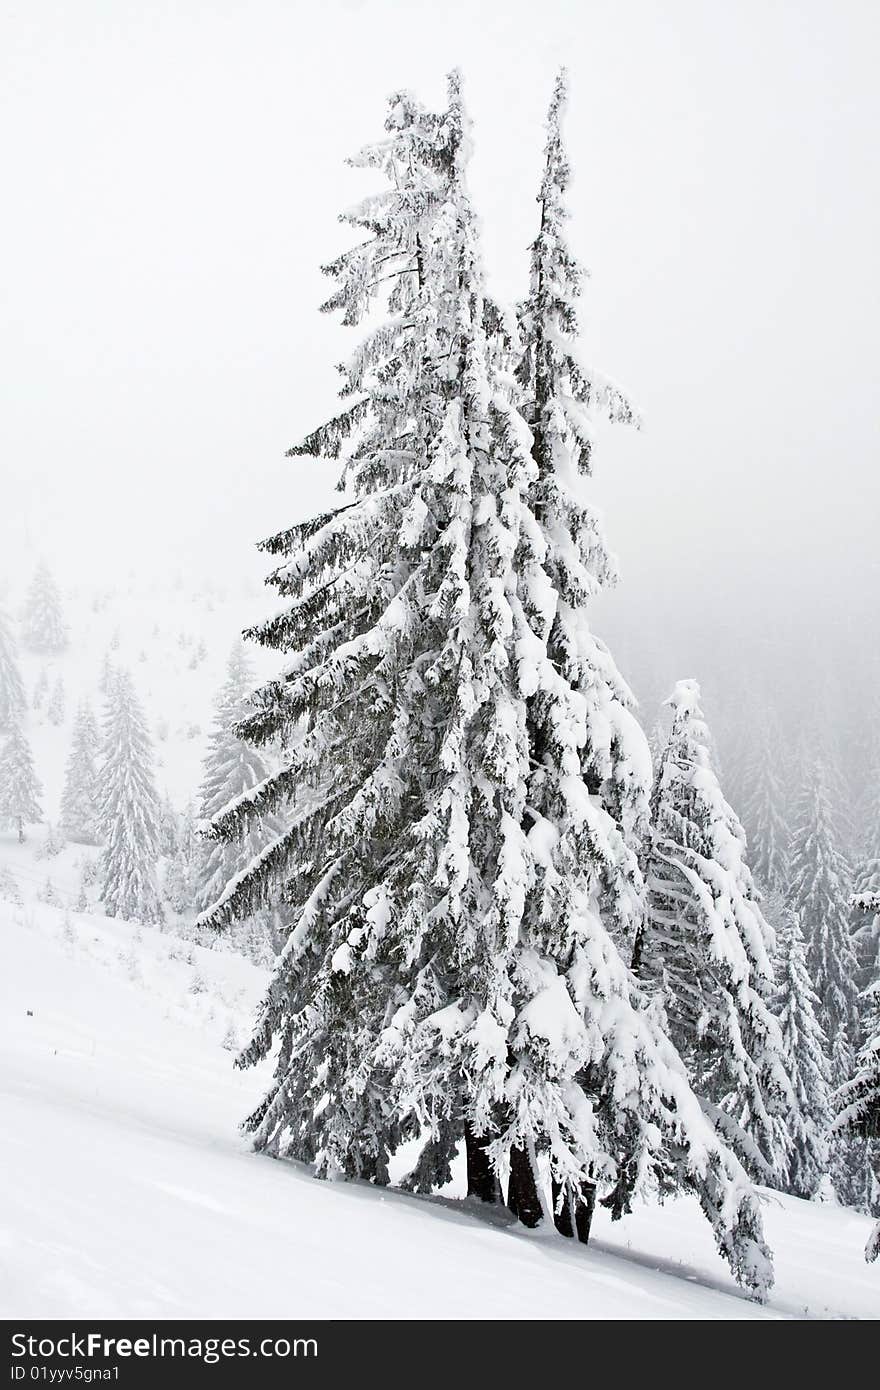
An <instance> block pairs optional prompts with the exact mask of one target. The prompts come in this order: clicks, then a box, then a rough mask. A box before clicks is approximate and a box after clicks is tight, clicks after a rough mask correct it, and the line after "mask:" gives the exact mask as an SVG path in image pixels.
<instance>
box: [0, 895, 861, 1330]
mask: <svg viewBox="0 0 880 1390" xmlns="http://www.w3.org/2000/svg"><path fill="white" fill-rule="evenodd" d="M135 946H136V948H137V949H136V952H134V951H133V949H132V948H133V947H135ZM135 956H136V963H135V960H134V957H135ZM203 986H204V987H203ZM261 986H262V976H261V973H260V971H258V970H257V969H255V968H254V967H253V966H251V965H249V964H248V963H247V962H245V961H243V960H241V959H240V958H238V957H236V956H232V955H230V954H228V953H226V952H223V951H201V950H198V949H195V950H192V949H191V948H190V947H189V946H188V945H187V944H186V943H184V942H180V941H178V940H177V939H176V938H174V937H172V936H170V935H168V934H162V933H159V932H155V931H150V930H148V929H146V928H144V929H141V930H138V929H137V928H132V927H128V926H126V925H125V924H124V923H120V922H115V921H114V922H110V921H107V920H105V919H102V918H97V917H94V918H93V917H77V916H75V915H74V914H70V916H69V918H68V924H67V926H65V921H64V913H63V912H62V911H60V910H57V909H54V908H51V907H46V906H43V905H41V904H34V905H30V906H26V907H24V908H21V907H19V908H15V907H11V906H9V905H8V904H0V996H2V1002H0V1091H2V1113H3V1116H4V1124H3V1148H2V1170H0V1171H2V1179H3V1188H4V1191H5V1193H6V1194H7V1201H6V1202H5V1203H4V1208H3V1214H2V1217H0V1316H5V1317H22V1316H31V1317H33V1316H42V1317H52V1316H56V1317H75V1316H77V1317H81V1316H85V1315H89V1316H95V1317H114V1316H116V1317H125V1316H140V1317H155V1318H159V1317H185V1316H193V1317H198V1316H208V1317H213V1318H223V1317H258V1316H260V1317H285V1316H300V1317H308V1316H321V1317H353V1318H393V1317H402V1318H411V1317H430V1318H472V1317H487V1318H525V1317H532V1318H550V1317H562V1318H599V1317H602V1318H615V1319H620V1318H664V1319H665V1318H669V1319H676V1318H701V1319H702V1318H756V1317H757V1318H766V1317H771V1318H772V1317H780V1316H782V1317H785V1316H792V1315H793V1316H804V1315H813V1316H820V1317H824V1316H844V1317H871V1316H876V1315H877V1314H878V1312H880V1273H878V1268H877V1266H867V1265H865V1264H864V1262H863V1260H862V1257H861V1249H862V1246H863V1245H864V1240H865V1236H866V1233H867V1228H868V1225H869V1222H868V1221H867V1219H866V1218H863V1217H859V1216H857V1215H854V1214H850V1213H842V1212H840V1211H833V1212H832V1211H829V1210H828V1209H826V1208H821V1207H816V1206H814V1205H811V1204H809V1203H803V1202H798V1201H797V1200H795V1199H790V1198H779V1197H777V1196H776V1195H775V1194H768V1201H767V1205H766V1220H767V1229H768V1234H769V1238H770V1241H771V1244H772V1245H773V1247H774V1249H775V1252H776V1260H777V1270H778V1276H779V1282H778V1287H777V1291H776V1294H775V1295H774V1298H773V1300H772V1303H771V1305H770V1306H769V1307H768V1308H763V1309H762V1308H759V1307H757V1306H756V1305H754V1304H752V1303H749V1302H748V1301H746V1300H745V1299H744V1298H742V1297H741V1296H740V1295H739V1293H738V1291H737V1290H736V1288H735V1286H734V1285H733V1283H732V1281H731V1280H730V1279H729V1278H728V1276H727V1274H726V1271H725V1268H724V1266H723V1265H722V1264H721V1262H720V1260H719V1259H718V1258H717V1256H716V1255H715V1253H714V1251H713V1249H712V1245H711V1240H710V1239H709V1236H708V1230H707V1228H706V1227H705V1224H704V1223H703V1222H702V1220H701V1218H700V1216H699V1214H698V1212H697V1211H696V1210H695V1208H694V1205H693V1204H692V1203H690V1202H677V1203H674V1204H672V1205H670V1206H669V1207H667V1208H665V1209H663V1210H660V1211H655V1210H651V1211H641V1212H639V1213H637V1214H635V1215H634V1216H632V1217H630V1218H627V1219H626V1220H624V1221H623V1222H621V1223H618V1224H617V1225H616V1226H612V1224H611V1222H610V1221H609V1220H608V1218H607V1216H606V1215H605V1213H602V1214H601V1215H600V1217H599V1218H598V1219H597V1223H596V1225H597V1230H596V1242H595V1245H594V1246H591V1248H590V1249H589V1250H584V1249H582V1248H578V1247H574V1246H572V1245H571V1244H570V1243H568V1242H564V1241H562V1240H561V1239H560V1238H557V1237H555V1236H550V1237H546V1236H541V1235H535V1234H529V1233H526V1232H524V1231H523V1230H522V1228H518V1229H517V1230H515V1231H514V1230H512V1229H510V1228H509V1227H507V1226H506V1224H505V1223H504V1220H503V1218H502V1219H501V1221H500V1222H499V1223H498V1224H495V1225H493V1224H491V1223H489V1222H487V1221H486V1220H485V1219H481V1218H478V1217H477V1216H475V1215H474V1214H472V1213H470V1212H468V1211H464V1210H461V1209H460V1208H458V1209H453V1208H452V1207H451V1206H450V1205H449V1204H447V1203H442V1202H439V1201H433V1202H432V1201H426V1200H420V1199H416V1198H412V1197H406V1196H403V1195H401V1194H397V1193H394V1192H388V1191H385V1192H382V1191H378V1190H376V1189H375V1188H370V1187H368V1186H362V1185H350V1184H328V1183H318V1182H315V1181H314V1180H313V1179H311V1178H310V1177H309V1176H308V1174H307V1173H305V1172H304V1171H302V1170H301V1169H299V1168H298V1167H297V1166H295V1165H292V1164H287V1163H273V1162H272V1161H271V1160H269V1159H266V1158H263V1157H257V1156H255V1155H252V1154H251V1153H249V1152H248V1150H247V1145H246V1144H245V1142H244V1141H243V1140H242V1139H241V1137H240V1136H239V1135H238V1133H237V1128H236V1127H237V1122H238V1121H239V1120H240V1118H241V1117H242V1115H243V1114H244V1113H246V1111H247V1109H248V1107H249V1105H251V1104H252V1103H253V1101H254V1100H255V1099H256V1098H257V1097H258V1096H259V1094H260V1090H261V1086H262V1084H263V1081H264V1079H265V1078H264V1077H261V1076H260V1075H257V1074H253V1073H250V1074H245V1075H242V1074H241V1073H239V1072H236V1071H234V1070H233V1069H232V1067H231V1059H230V1054H229V1051H228V1050H225V1049H224V1048H223V1046H222V1045H221V1044H222V1041H223V1039H224V1037H225V1036H226V1035H227V1033H228V1030H229V1027H230V1024H232V1025H233V1028H234V1029H235V1030H237V1031H238V1033H239V1035H241V1034H243V1032H244V1029H245V1028H246V1025H247V1021H248V1020H249V1018H250V1016H251V1014H252V1011H253V1007H254V1004H255V1002H256V998H257V995H258V993H259V990H260V988H261ZM29 1011H30V1012H29ZM10 1198H11V1200H9V1199H10Z"/></svg>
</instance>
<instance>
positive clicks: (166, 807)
mask: <svg viewBox="0 0 880 1390" xmlns="http://www.w3.org/2000/svg"><path fill="white" fill-rule="evenodd" d="M179 835H180V817H179V816H178V814H177V812H176V811H175V809H174V805H173V803H172V801H171V798H170V796H169V795H168V793H167V792H165V794H164V795H163V797H162V802H161V805H160V807H159V853H160V854H161V856H162V858H163V859H171V858H173V856H174V855H175V854H176V853H177V843H178V837H179Z"/></svg>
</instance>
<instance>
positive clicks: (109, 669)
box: [98, 651, 116, 696]
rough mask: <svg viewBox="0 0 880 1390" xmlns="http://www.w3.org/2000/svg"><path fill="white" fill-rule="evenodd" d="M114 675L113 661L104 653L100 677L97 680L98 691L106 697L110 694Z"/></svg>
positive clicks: (107, 652) (108, 654) (107, 653)
mask: <svg viewBox="0 0 880 1390" xmlns="http://www.w3.org/2000/svg"><path fill="white" fill-rule="evenodd" d="M115 674H116V667H115V666H114V665H113V659H112V657H111V656H110V653H109V651H106V652H105V653H104V659H103V661H102V662H101V675H100V677H99V679H98V689H99V690H100V692H101V694H102V695H105V696H106V695H109V694H110V690H111V687H112V685H113V681H114V678H115Z"/></svg>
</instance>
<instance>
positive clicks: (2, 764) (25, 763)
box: [0, 719, 43, 843]
mask: <svg viewBox="0 0 880 1390" xmlns="http://www.w3.org/2000/svg"><path fill="white" fill-rule="evenodd" d="M42 794H43V789H42V787H41V785H40V782H39V779H38V777H37V774H36V772H35V771H34V760H33V756H32V754H31V748H30V744H29V743H28V740H27V737H26V735H25V732H24V729H23V728H22V725H21V722H20V720H17V719H16V720H13V722H12V724H11V726H10V728H9V729H8V731H7V734H6V740H5V742H4V744H3V748H2V751H0V825H3V826H6V827H8V828H10V829H12V830H15V831H17V833H18V839H19V842H20V843H21V842H22V841H23V840H24V828H25V826H26V825H34V824H35V823H36V822H37V821H41V820H42V819H43V812H42V810H41V808H40V797H41V796H42Z"/></svg>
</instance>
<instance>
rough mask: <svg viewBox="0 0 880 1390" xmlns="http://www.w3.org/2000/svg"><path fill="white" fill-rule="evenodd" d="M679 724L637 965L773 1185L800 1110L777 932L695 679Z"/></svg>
mask: <svg viewBox="0 0 880 1390" xmlns="http://www.w3.org/2000/svg"><path fill="white" fill-rule="evenodd" d="M667 703H668V704H669V705H670V707H671V710H672V727H671V729H670V732H669V738H668V741H667V744H666V748H665V751H664V754H663V758H662V761H661V764H660V768H659V772H658V776H657V779H656V782H655V784H654V790H653V793H652V799H651V833H650V841H649V845H648V847H647V851H646V878H647V884H648V911H647V914H646V918H645V924H644V929H643V931H642V932H641V935H640V939H639V940H638V941H637V943H636V949H635V952H634V959H633V964H634V967H635V969H636V971H637V973H638V974H639V975H640V977H641V978H642V979H643V980H645V982H646V983H649V984H651V985H652V986H654V987H655V988H656V989H657V990H658V991H659V993H660V997H661V1000H662V1003H663V1007H664V1009H665V1012H666V1016H667V1018H668V1021H669V1028H670V1036H671V1038H672V1040H673V1042H674V1043H675V1045H676V1047H677V1048H678V1051H679V1053H680V1054H681V1056H682V1058H683V1060H684V1062H685V1065H686V1067H687V1069H688V1074H689V1076H690V1078H691V1083H692V1085H693V1087H694V1090H695V1091H696V1092H697V1094H698V1095H699V1096H700V1098H701V1100H702V1101H703V1103H704V1105H705V1107H706V1109H707V1113H709V1114H710V1115H711V1116H712V1117H713V1119H714V1121H715V1123H716V1124H717V1125H718V1126H719V1128H720V1129H721V1131H722V1132H723V1133H724V1135H725V1137H726V1138H727V1139H728V1140H729V1142H731V1143H732V1144H733V1146H734V1148H735V1149H736V1150H737V1152H738V1153H739V1154H740V1156H741V1157H742V1158H743V1160H744V1161H745V1162H746V1163H747V1164H748V1166H750V1167H751V1168H752V1170H753V1171H754V1172H755V1173H756V1174H757V1175H758V1176H760V1177H762V1178H763V1179H765V1180H768V1179H771V1178H772V1176H773V1175H774V1174H775V1173H777V1172H780V1171H781V1170H782V1169H783V1167H784V1156H783V1153H782V1152H781V1151H780V1141H781V1125H780V1122H779V1118H778V1117H779V1116H780V1115H781V1114H782V1113H784V1111H785V1110H787V1109H788V1108H789V1106H790V1104H791V1092H790V1087H789V1084H788V1080H787V1074H786V1067H785V1061H784V1051H783V1044H782V1037H781V1034H780V1031H779V1025H778V1023H777V1021H776V1019H775V1018H774V1016H773V1013H772V1011H771V1009H770V1007H769V1003H770V998H771V996H772V991H773V967H772V963H771V959H772V957H771V952H772V948H773V945H774V943H773V941H772V933H771V929H770V927H769V925H768V923H767V922H766V920H765V919H764V917H763V914H762V913H761V909H760V906H759V904H758V901H757V895H756V892H755V889H754V885H753V882H752V876H751V873H750V871H749V868H748V865H747V863H746V858H745V835H744V832H743V829H742V826H741V825H740V823H739V821H738V819H737V817H736V815H735V813H734V812H733V810H732V809H731V807H730V806H729V805H728V803H727V802H726V800H725V799H724V794H723V792H722V790H721V787H720V785H719V783H718V779H717V777H716V775H715V772H714V770H713V767H712V763H711V759H710V756H709V733H708V729H707V726H706V723H705V720H704V718H703V712H702V709H701V708H700V688H699V685H698V684H697V682H696V681H693V680H683V681H679V682H678V684H677V685H676V687H675V689H674V691H673V693H672V695H671V696H670V697H669V700H668V702H667Z"/></svg>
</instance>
